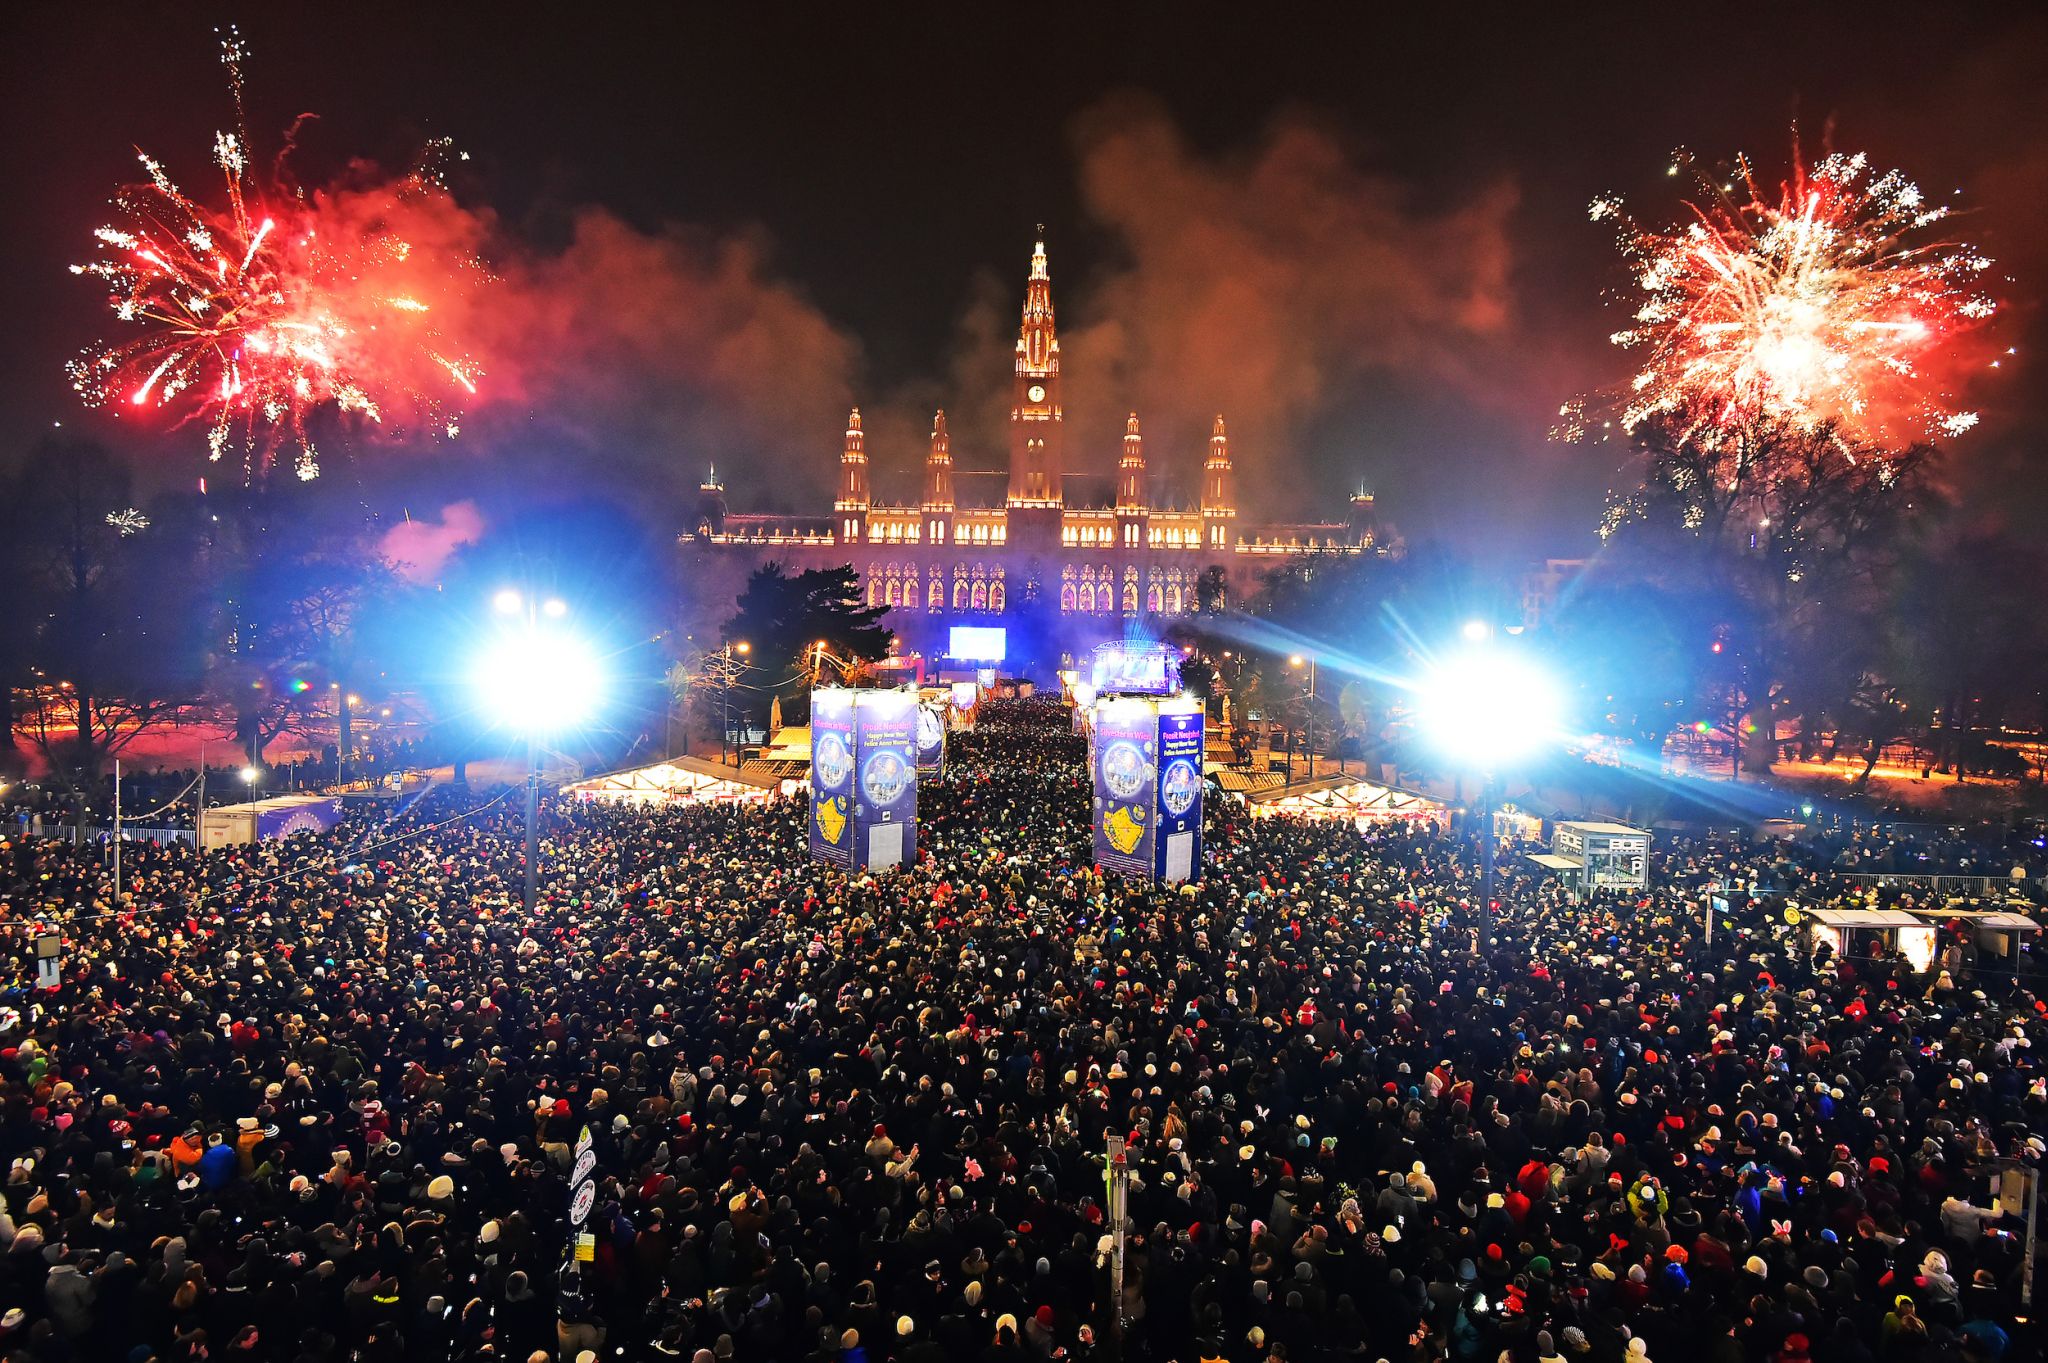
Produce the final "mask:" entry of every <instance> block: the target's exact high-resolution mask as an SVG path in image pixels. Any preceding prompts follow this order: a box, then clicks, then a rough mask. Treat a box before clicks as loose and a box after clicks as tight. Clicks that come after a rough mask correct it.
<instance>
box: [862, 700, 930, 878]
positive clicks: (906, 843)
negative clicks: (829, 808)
mask: <svg viewBox="0 0 2048 1363" xmlns="http://www.w3.org/2000/svg"><path fill="white" fill-rule="evenodd" d="M922 712H923V711H922V707H921V706H920V705H919V704H918V702H917V693H916V692H914V691H860V692H856V693H855V698H854V705H853V726H854V762H855V766H856V767H857V769H858V778H857V779H858V786H859V789H858V791H857V793H856V797H855V801H854V810H853V817H854V827H855V831H856V833H858V834H859V835H860V836H859V839H858V841H857V844H856V846H855V860H857V861H858V862H859V863H860V864H861V865H863V866H873V865H875V863H876V862H877V861H881V862H883V863H884V864H887V865H894V864H896V863H898V862H908V861H914V860H916V858H917V730H918V721H919V718H920V716H921V715H922ZM883 828H888V829H889V830H890V831H889V832H887V833H886V834H883V835H882V836H881V837H879V838H878V837H876V836H875V834H876V832H877V831H879V830H880V829H883Z"/></svg>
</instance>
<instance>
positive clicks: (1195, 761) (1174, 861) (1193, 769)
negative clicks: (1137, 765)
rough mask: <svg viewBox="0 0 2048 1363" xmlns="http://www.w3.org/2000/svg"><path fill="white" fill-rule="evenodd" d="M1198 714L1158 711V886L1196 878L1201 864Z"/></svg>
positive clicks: (1175, 706)
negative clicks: (1160, 881) (1165, 882)
mask: <svg viewBox="0 0 2048 1363" xmlns="http://www.w3.org/2000/svg"><path fill="white" fill-rule="evenodd" d="M1202 718H1203V716H1202V712H1201V711H1200V710H1199V709H1196V708H1195V707H1194V706H1192V705H1188V704H1186V703H1185V702H1172V701H1170V702H1167V703H1166V704H1164V705H1161V706H1160V707H1159V823H1158V846H1159V861H1158V865H1157V868H1156V870H1157V875H1158V878H1159V879H1160V880H1162V881H1181V880H1191V879H1194V878H1196V876H1197V874H1198V871H1199V868H1200V866H1201V862H1202Z"/></svg>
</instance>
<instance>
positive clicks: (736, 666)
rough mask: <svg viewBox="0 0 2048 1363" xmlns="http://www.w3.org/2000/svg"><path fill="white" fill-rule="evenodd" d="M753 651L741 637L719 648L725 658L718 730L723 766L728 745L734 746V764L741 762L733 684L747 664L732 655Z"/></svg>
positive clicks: (720, 679)
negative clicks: (733, 708)
mask: <svg viewBox="0 0 2048 1363" xmlns="http://www.w3.org/2000/svg"><path fill="white" fill-rule="evenodd" d="M753 651H754V646H753V645H752V644H750V643H748V642H747V641H746V640H745V639H741V640H739V641H738V642H737V643H728V644H726V646H725V647H724V648H721V649H720V650H718V652H719V654H720V656H721V657H722V658H724V660H725V661H724V663H723V664H722V665H721V666H720V667H719V669H718V680H719V705H720V708H721V710H722V712H723V718H722V719H721V720H720V722H719V732H718V761H719V765H721V766H723V765H724V764H725V750H726V748H727V747H728V746H730V747H731V748H732V758H733V761H732V764H733V765H734V766H735V767H737V766H738V765H739V764H740V762H739V757H740V751H739V749H740V745H739V739H738V738H737V736H735V735H734V733H733V731H732V684H733V682H734V680H735V679H736V678H738V676H739V670H740V668H741V667H743V666H745V664H743V663H736V662H734V661H733V656H732V655H733V654H735V653H737V654H739V655H740V656H741V657H742V658H744V657H746V656H747V655H748V654H749V653H752V652H753Z"/></svg>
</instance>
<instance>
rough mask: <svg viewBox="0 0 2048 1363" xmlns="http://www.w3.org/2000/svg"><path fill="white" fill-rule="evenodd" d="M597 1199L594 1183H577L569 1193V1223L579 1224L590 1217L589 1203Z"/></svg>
mask: <svg viewBox="0 0 2048 1363" xmlns="http://www.w3.org/2000/svg"><path fill="white" fill-rule="evenodd" d="M596 1201H597V1185H596V1184H595V1183H579V1184H577V1185H576V1191H575V1192H573V1193H571V1194H569V1224H570V1225H572V1226H580V1225H582V1224H583V1223H584V1222H585V1221H587V1220H589V1219H590V1207H591V1204H592V1203H594V1202H596Z"/></svg>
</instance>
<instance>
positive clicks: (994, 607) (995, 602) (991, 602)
mask: <svg viewBox="0 0 2048 1363" xmlns="http://www.w3.org/2000/svg"><path fill="white" fill-rule="evenodd" d="M988 608H989V610H990V611H992V612H993V613H995V614H997V615H1001V614H1002V613H1003V584H1002V583H1001V582H1000V581H996V582H991V583H989V584H988Z"/></svg>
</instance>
